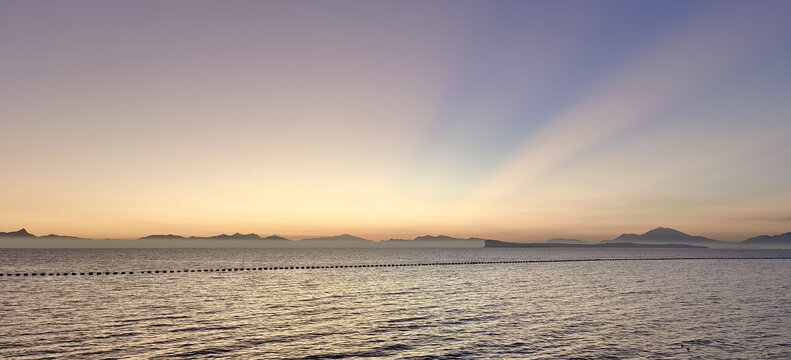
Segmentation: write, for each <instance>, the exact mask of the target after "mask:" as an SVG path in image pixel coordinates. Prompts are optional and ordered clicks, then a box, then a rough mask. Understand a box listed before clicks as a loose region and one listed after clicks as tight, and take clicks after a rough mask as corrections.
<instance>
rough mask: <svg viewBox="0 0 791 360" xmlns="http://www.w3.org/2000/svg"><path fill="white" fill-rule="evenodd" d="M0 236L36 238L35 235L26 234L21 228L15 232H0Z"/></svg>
mask: <svg viewBox="0 0 791 360" xmlns="http://www.w3.org/2000/svg"><path fill="white" fill-rule="evenodd" d="M0 236H14V237H36V235H33V234H31V233H29V232H27V230H25V228H21V229H19V230H17V231H12V232H0Z"/></svg>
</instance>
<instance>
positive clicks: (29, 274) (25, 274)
mask: <svg viewBox="0 0 791 360" xmlns="http://www.w3.org/2000/svg"><path fill="white" fill-rule="evenodd" d="M679 260H791V257H788V256H776V257H653V258H604V259H552V260H501V261H454V262H431V263H404V264H357V265H302V266H260V267H233V268H225V267H223V268H200V269H179V270H175V269H173V270H142V271H80V272H74V271H71V272H68V271H67V272H49V271H45V272H5V273H3V272H0V278H10V277H14V278H16V277H50V276H52V277H58V276H62V277H65V276H108V275H109V276H113V275H162V274H175V273H229V272H240V271H278V270H313V269H349V268H379V267H415V266H451V265H493V264H533V263H565V262H603V261H679Z"/></svg>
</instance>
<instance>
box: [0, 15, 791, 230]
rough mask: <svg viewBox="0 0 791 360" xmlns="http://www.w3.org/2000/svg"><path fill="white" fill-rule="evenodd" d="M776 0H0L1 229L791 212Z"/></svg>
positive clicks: (626, 221) (471, 226)
mask: <svg viewBox="0 0 791 360" xmlns="http://www.w3.org/2000/svg"><path fill="white" fill-rule="evenodd" d="M789 13H791V2H788V1H733V2H731V1H672V0H670V1H459V0H452V1H442V0H436V1H410V0H405V1H374V0H365V1H363V0H357V1H339V0H327V1H303V0H296V1H179V0H174V1H158V0H157V1H145V0H143V1H36V0H34V1H8V0H0V231H14V230H17V229H19V228H22V227H25V228H27V229H28V230H29V231H30V232H32V233H35V234H38V235H45V234H49V233H58V234H68V235H76V236H85V237H93V238H135V237H139V236H143V235H147V234H166V233H174V234H183V235H213V234H218V233H234V232H241V233H250V232H255V233H258V234H262V235H268V234H273V233H276V234H279V235H282V236H286V237H289V238H302V237H310V236H317V235H332V234H340V233H352V234H355V235H358V236H362V237H365V238H369V239H373V240H382V239H389V238H412V237H414V236H417V235H424V234H447V235H452V236H458V237H470V236H475V237H485V238H495V239H502V240H513V241H542V240H545V239H548V238H552V237H568V238H579V239H585V240H600V239H611V238H613V237H615V236H617V235H618V234H620V233H623V232H635V233H642V232H645V231H648V230H650V229H652V228H654V227H657V226H665V227H672V228H675V229H678V230H680V231H684V232H687V233H691V234H695V235H703V236H707V237H711V238H716V239H722V240H742V239H745V238H747V237H750V236H754V235H758V234H778V233H783V232H788V231H791V147H789V144H791V142H789V140H788V139H789V135H791V65H789V64H791V17H789V16H787V14H789Z"/></svg>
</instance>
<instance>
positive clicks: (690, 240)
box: [610, 227, 721, 244]
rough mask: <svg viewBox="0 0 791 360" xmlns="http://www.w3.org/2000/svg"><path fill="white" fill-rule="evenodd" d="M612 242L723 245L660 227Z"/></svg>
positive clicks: (623, 235) (618, 238) (623, 236)
mask: <svg viewBox="0 0 791 360" xmlns="http://www.w3.org/2000/svg"><path fill="white" fill-rule="evenodd" d="M610 241H611V242H638V243H686V244H701V243H709V244H711V243H721V241H719V240H714V239H709V238H706V237H703V236H693V235H689V234H685V233H683V232H681V231H678V230H675V229H671V228H665V227H658V228H656V229H653V230H650V231H648V232H646V233H644V234H642V235H637V234H632V233H628V234H621V236H618V237H617V238H615V239H613V240H610Z"/></svg>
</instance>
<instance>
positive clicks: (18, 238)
mask: <svg viewBox="0 0 791 360" xmlns="http://www.w3.org/2000/svg"><path fill="white" fill-rule="evenodd" d="M4 247H5V248H25V247H239V248H244V247H295V248H347V247H348V248H374V247H377V248H379V247H385V248H401V247H418V248H421V247H422V248H430V247H437V248H441V247H454V248H458V247H470V248H480V247H716V248H727V247H739V248H791V232H788V233H785V234H781V235H760V236H756V237H752V238H749V239H747V240H744V241H741V242H726V241H720V240H715V239H709V238H706V237H703V236H694V235H689V234H685V233H683V232H680V231H678V230H674V229H670V228H664V227H658V228H656V229H653V230H650V231H648V232H646V233H643V234H632V233H628V234H621V235H620V236H618V237H616V238H614V239H612V240H604V241H599V242H587V241H583V240H579V239H565V238H553V239H549V240H547V241H546V242H539V243H535V242H534V243H529V242H506V241H499V240H491V239H481V238H473V237H471V238H467V239H462V238H456V237H451V236H447V235H437V236H434V235H424V236H418V237H416V238H414V239H412V240H407V239H390V240H384V241H378V242H377V241H371V240H368V239H364V238H361V237H358V236H354V235H350V234H341V235H336V236H326V237H316V238H308V239H302V240H296V241H295V240H289V239H287V238H284V237H282V236H278V235H270V236H267V237H261V236H259V235H258V234H254V233H250V234H241V233H235V234H233V235H227V234H220V235H214V236H206V237H200V236H191V237H185V236H182V235H174V234H166V235H148V236H144V237H141V238H139V239H137V240H116V239H106V240H94V239H85V238H77V237H74V236H63V235H55V234H50V235H46V236H35V235H33V234H31V233H29V232H28V231H27V230H26V229H24V228H22V229H20V230H18V231H13V232H0V248H4Z"/></svg>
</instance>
